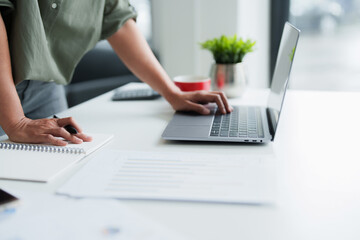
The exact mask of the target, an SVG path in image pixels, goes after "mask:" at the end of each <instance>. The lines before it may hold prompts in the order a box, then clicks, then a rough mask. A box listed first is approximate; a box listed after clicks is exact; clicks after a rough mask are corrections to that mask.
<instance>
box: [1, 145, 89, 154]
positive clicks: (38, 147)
mask: <svg viewBox="0 0 360 240" xmlns="http://www.w3.org/2000/svg"><path fill="white" fill-rule="evenodd" d="M0 149H4V150H20V151H33V152H48V153H68V154H81V153H85V151H84V149H82V148H74V147H58V146H46V145H36V144H24V143H4V142H2V143H0Z"/></svg>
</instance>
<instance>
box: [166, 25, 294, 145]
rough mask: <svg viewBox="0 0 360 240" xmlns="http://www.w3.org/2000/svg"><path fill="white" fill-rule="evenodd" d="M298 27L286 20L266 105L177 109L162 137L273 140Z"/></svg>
mask: <svg viewBox="0 0 360 240" xmlns="http://www.w3.org/2000/svg"><path fill="white" fill-rule="evenodd" d="M299 34H300V31H299V30H298V29H296V28H295V27H294V26H292V25H291V24H290V23H285V26H284V30H283V34H282V37H281V42H280V47H279V52H278V55H277V59H276V64H275V70H274V75H273V79H272V84H271V91H270V95H269V98H268V105H267V106H266V107H258V106H233V107H234V111H233V112H231V113H229V114H225V115H221V114H217V113H216V107H214V106H212V109H211V110H212V111H211V112H212V113H211V114H210V115H198V114H192V113H184V112H176V113H175V114H174V117H173V119H172V120H171V121H170V123H169V124H168V126H167V127H166V129H165V131H164V133H163V134H162V138H164V139H166V140H188V141H216V142H252V143H266V142H270V141H273V140H274V137H275V133H276V128H277V125H278V122H279V117H280V113H281V108H282V105H283V101H284V97H285V92H286V88H287V85H288V82H289V77H290V72H291V66H292V63H293V59H294V54H295V50H296V46H297V42H298V39H299Z"/></svg>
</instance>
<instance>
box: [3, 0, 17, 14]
mask: <svg viewBox="0 0 360 240" xmlns="http://www.w3.org/2000/svg"><path fill="white" fill-rule="evenodd" d="M11 10H14V4H13V3H12V1H10V0H0V12H1V14H3V13H8V12H10V11H11Z"/></svg>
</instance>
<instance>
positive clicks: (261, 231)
mask: <svg viewBox="0 0 360 240" xmlns="http://www.w3.org/2000/svg"><path fill="white" fill-rule="evenodd" d="M111 94H112V93H107V94H104V95H102V96H100V97H98V98H95V99H93V100H91V101H89V102H86V103H84V104H81V105H78V106H76V107H74V108H72V109H69V110H68V111H66V112H64V113H60V114H59V116H61V117H65V116H73V117H74V118H75V119H76V121H77V122H78V123H80V125H81V126H82V127H83V129H84V130H85V131H87V132H94V133H113V134H115V138H114V140H113V141H112V142H111V143H109V144H108V145H106V146H105V148H108V149H118V150H142V151H168V152H170V151H174V152H179V150H180V151H183V152H203V151H205V150H206V151H208V152H210V153H211V152H213V153H222V152H226V153H233V154H243V153H254V154H262V153H271V154H274V156H275V158H276V161H275V164H276V172H277V180H276V181H277V183H276V185H277V187H276V189H277V198H276V203H275V204H274V205H271V206H251V205H227V204H210V203H184V202H165V201H161V202H157V201H130V200H126V201H125V200H124V201H122V202H124V203H125V204H126V205H127V206H129V207H130V208H132V209H134V210H136V211H137V212H140V213H142V214H144V215H147V216H148V217H150V218H153V219H155V220H156V221H158V222H160V223H162V224H164V225H166V226H168V227H169V228H171V229H174V230H176V231H178V232H180V233H182V234H183V235H184V236H189V237H192V238H194V239H206V240H210V239H214V240H215V239H216V240H218V239H277V240H278V239H286V240H288V239H292V240H294V239H360V230H359V227H358V225H359V223H360V187H359V186H360V185H359V183H360V150H359V149H360V147H359V146H360V138H359V136H358V134H359V133H360V125H359V123H360V111H359V108H358V103H359V102H360V93H341V92H306V91H288V94H287V96H286V99H285V104H284V108H283V112H282V116H281V120H280V124H279V127H278V132H277V136H276V139H275V142H273V143H270V144H264V145H246V144H214V143H194V142H182V143H179V142H176V143H174V142H167V141H164V140H162V139H161V137H160V136H161V133H162V131H163V130H164V128H165V126H166V124H167V123H168V121H169V120H170V119H171V117H172V114H173V111H172V110H171V108H170V106H169V105H168V104H167V103H166V102H165V101H164V100H161V99H160V100H155V101H138V102H112V101H111V100H110V98H111ZM266 96H267V91H264V90H256V91H255V90H249V91H247V92H246V94H245V96H244V97H242V98H241V99H236V100H232V101H231V102H232V103H235V104H254V105H265V104H266ZM89 159H91V156H90V157H89V158H88V159H86V160H85V161H83V162H81V163H80V164H78V165H76V166H75V167H73V168H72V169H71V170H69V171H67V172H66V173H64V174H62V175H61V176H59V177H58V178H56V179H55V180H54V181H53V182H51V183H49V184H42V183H30V182H16V181H4V180H2V181H0V186H2V187H4V188H6V189H8V190H11V189H14V190H27V191H33V192H45V193H53V192H55V190H56V189H57V188H58V187H59V186H60V185H61V184H63V183H64V182H65V181H66V180H67V179H68V178H69V177H70V176H72V175H73V174H74V173H75V172H76V171H77V170H79V169H80V167H81V166H82V165H84V164H85V163H86V162H87V161H88V160H89Z"/></svg>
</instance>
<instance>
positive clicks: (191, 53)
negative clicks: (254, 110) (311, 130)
mask: <svg viewBox="0 0 360 240" xmlns="http://www.w3.org/2000/svg"><path fill="white" fill-rule="evenodd" d="M131 3H132V4H133V5H134V6H135V8H136V9H137V10H138V12H139V18H138V24H139V26H140V28H141V29H142V31H143V33H144V34H145V36H146V37H147V39H148V41H149V43H150V44H151V46H152V47H153V49H154V50H155V51H156V52H157V54H158V56H159V59H160V60H161V63H162V64H163V66H164V67H165V69H166V70H167V72H168V73H169V75H170V76H171V77H174V76H176V75H180V74H201V75H207V74H208V73H209V68H210V64H211V62H212V57H211V55H210V53H208V52H206V51H204V50H201V49H200V47H199V45H198V43H199V42H201V41H204V40H206V39H209V38H213V37H217V36H219V35H221V34H227V35H233V34H235V33H237V34H238V35H239V36H242V37H245V38H251V39H253V40H256V41H257V45H256V51H255V52H254V53H251V54H249V55H248V56H246V58H245V60H244V61H245V63H246V65H247V74H248V78H249V85H250V87H255V88H257V87H268V86H269V84H270V81H271V75H272V71H271V69H272V68H273V65H274V61H275V58H276V53H277V48H278V44H279V40H280V36H281V31H282V26H283V23H284V22H285V21H286V20H289V21H290V22H291V23H293V24H294V25H295V26H296V27H298V28H299V29H300V30H301V37H300V42H299V45H298V50H297V53H296V57H295V62H294V66H293V72H292V79H291V85H290V87H291V88H295V89H312V90H341V91H357V90H360V1H359V0H253V1H246V0H222V1H218V0H182V1H178V0H131Z"/></svg>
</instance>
